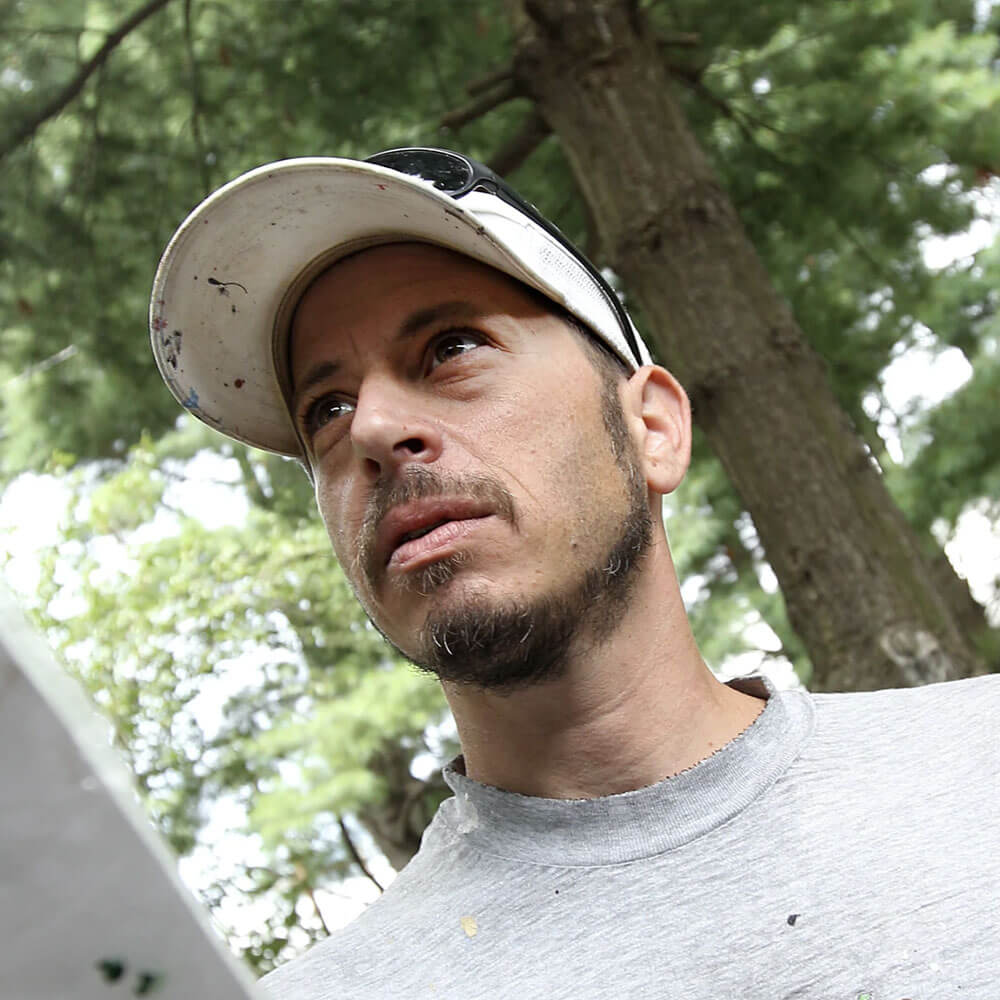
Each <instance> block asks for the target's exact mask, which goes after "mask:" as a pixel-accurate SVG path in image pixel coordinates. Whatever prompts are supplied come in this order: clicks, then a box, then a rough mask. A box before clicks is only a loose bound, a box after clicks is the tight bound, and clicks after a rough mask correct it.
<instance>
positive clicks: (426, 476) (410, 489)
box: [355, 466, 518, 585]
mask: <svg viewBox="0 0 1000 1000" xmlns="http://www.w3.org/2000/svg"><path fill="white" fill-rule="evenodd" d="M434 497H461V498H466V499H473V500H481V501H483V502H484V503H486V504H487V505H488V506H489V507H490V508H491V509H492V511H493V513H494V514H496V515H497V516H498V517H501V518H503V519H504V520H506V521H508V522H510V524H511V525H512V526H513V527H515V528H516V527H517V522H518V516H517V507H516V505H515V503H514V498H513V496H511V493H510V491H509V490H508V489H507V488H506V487H505V486H504V485H503V483H501V482H500V480H498V479H496V478H494V477H492V476H483V475H471V474H462V475H459V474H452V473H443V472H436V471H434V470H433V469H429V468H427V467H425V466H416V467H413V468H409V469H407V470H406V471H405V472H404V473H403V474H402V475H400V476H394V477H392V478H391V479H389V478H386V479H381V478H380V479H379V480H378V481H377V482H376V483H375V486H374V487H373V489H372V494H371V496H370V497H369V498H368V504H367V505H366V507H365V513H364V517H363V519H362V521H361V527H360V529H359V532H358V536H359V544H358V548H357V554H356V556H355V568H356V569H357V570H358V571H360V572H361V573H363V574H364V577H365V579H366V580H367V581H368V583H369V585H372V584H374V582H375V580H376V579H377V577H378V575H379V574H380V573H381V572H382V571H383V569H384V567H382V566H380V565H379V559H378V556H377V551H376V541H377V537H378V529H379V525H380V524H381V523H382V521H383V519H384V518H385V516H386V514H388V513H389V511H390V510H392V509H393V508H395V507H398V506H400V504H405V503H410V502H412V501H414V500H426V499H429V498H434Z"/></svg>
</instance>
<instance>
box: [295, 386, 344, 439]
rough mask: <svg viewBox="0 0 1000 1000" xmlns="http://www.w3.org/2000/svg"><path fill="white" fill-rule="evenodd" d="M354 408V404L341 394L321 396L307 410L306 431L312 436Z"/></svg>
mask: <svg viewBox="0 0 1000 1000" xmlns="http://www.w3.org/2000/svg"><path fill="white" fill-rule="evenodd" d="M353 410H354V404H353V403H351V402H349V401H348V400H346V399H341V398H340V397H339V396H320V397H319V399H317V400H316V401H315V402H313V403H311V404H310V405H309V407H308V409H307V410H306V416H305V421H304V423H305V429H306V432H307V433H308V434H309V435H310V436H312V435H313V434H315V433H316V432H317V431H318V430H320V428H322V427H325V426H326V425H327V424H329V423H333V421H335V420H339V419H340V418H341V417H346V416H347V415H348V414H350V413H352V412H353Z"/></svg>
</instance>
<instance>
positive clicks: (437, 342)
mask: <svg viewBox="0 0 1000 1000" xmlns="http://www.w3.org/2000/svg"><path fill="white" fill-rule="evenodd" d="M484 343H485V338H484V337H483V335H482V334H480V333H476V332H475V331H474V330H449V331H448V332H447V333H443V334H441V335H440V336H439V337H435V339H434V342H433V343H432V344H431V349H430V367H431V369H434V368H436V367H437V366H438V365H440V364H443V363H444V362H445V361H450V360H451V359H452V358H457V357H458V356H459V355H460V354H465V353H466V351H472V350H474V349H475V348H477V347H482V346H483V344H484Z"/></svg>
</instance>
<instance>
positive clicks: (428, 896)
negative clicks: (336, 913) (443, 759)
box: [261, 801, 476, 1000]
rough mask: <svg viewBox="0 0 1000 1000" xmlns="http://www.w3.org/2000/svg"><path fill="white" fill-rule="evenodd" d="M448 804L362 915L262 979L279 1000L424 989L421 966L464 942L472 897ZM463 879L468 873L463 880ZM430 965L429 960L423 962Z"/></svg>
mask: <svg viewBox="0 0 1000 1000" xmlns="http://www.w3.org/2000/svg"><path fill="white" fill-rule="evenodd" d="M447 805H448V801H446V802H445V803H442V806H441V808H439V811H438V815H437V816H436V817H435V819H434V821H433V822H432V824H431V826H430V827H429V828H428V829H427V831H425V833H424V838H423V842H422V844H421V847H420V850H419V851H418V852H417V854H416V855H415V857H414V858H413V860H412V861H410V863H409V864H408V865H407V866H406V867H405V868H404V869H403V870H402V871H401V872H400V873H399V874H398V875H397V876H396V878H395V880H394V881H393V882H392V884H391V885H390V886H389V887H388V888H387V889H386V890H385V892H384V893H383V894H382V895H381V896H380V897H379V898H378V899H376V900H375V901H374V902H373V903H371V904H370V905H369V906H368V907H367V908H366V909H365V910H364V911H363V912H362V913H361V914H360V915H359V916H358V917H356V918H355V919H354V920H353V921H351V922H350V923H349V924H347V925H346V926H344V927H342V928H340V929H338V930H336V931H334V932H333V933H332V934H331V936H330V937H329V938H327V939H326V940H324V941H321V942H319V943H318V944H315V945H313V947H311V948H310V949H309V950H308V951H307V952H306V953H305V954H304V955H302V956H300V957H299V958H296V959H294V960H293V961H290V962H288V963H286V964H285V965H282V966H281V967H280V968H278V969H276V970H275V971H274V972H272V973H270V974H269V975H267V976H265V977H264V978H263V979H262V980H261V985H262V986H263V988H264V994H265V996H268V997H273V998H274V1000H286V998H294V1000H327V998H331V997H341V996H352V997H358V998H359V1000H360V998H362V997H366V996H369V995H371V996H385V995H389V994H392V992H393V988H392V987H393V984H396V985H398V986H402V985H403V984H406V986H407V987H416V986H418V985H419V983H418V982H417V980H419V973H420V970H419V968H418V966H419V965H420V964H421V960H422V959H423V960H426V957H427V956H432V955H435V954H440V953H441V952H442V951H444V950H447V947H448V945H449V943H450V944H451V945H452V946H454V943H455V942H454V939H456V938H457V939H463V940H464V939H466V938H467V936H468V935H469V933H470V926H469V925H467V924H466V923H463V920H464V919H466V918H465V917H464V916H463V915H464V914H465V913H467V912H469V910H470V909H471V907H469V906H466V907H465V908H463V904H464V902H465V901H464V900H463V896H465V895H467V894H469V893H470V892H473V891H474V888H475V886H474V883H475V881H476V880H475V879H474V878H472V877H471V875H472V874H473V872H474V866H473V867H471V868H470V866H469V864H463V858H464V857H465V855H464V851H463V849H462V846H461V844H460V843H459V842H458V841H457V840H456V838H455V837H454V836H453V834H452V831H451V827H450V825H449V823H448V822H447V814H448V812H449V810H448V809H447V808H445V807H446V806H447ZM463 873H464V874H463ZM424 964H426V962H424Z"/></svg>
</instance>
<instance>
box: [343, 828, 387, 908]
mask: <svg viewBox="0 0 1000 1000" xmlns="http://www.w3.org/2000/svg"><path fill="white" fill-rule="evenodd" d="M337 825H338V826H339V827H340V835H341V836H342V837H343V838H344V843H345V844H346V845H347V850H348V851H350V854H351V857H352V858H354V863H355V864H356V865H357V866H358V867H359V868H360V869H361V870H362V871H363V872H364V873H365V874H366V875H367V876H368V877H369V878H370V879H371V880H372V881H373V882H374V883H375V885H376V887H377V888H378V891H379V892H385V890H384V889H383V888H382V883H381V882H379V880H378V879H377V878H375V876H374V875H373V874H372V873H371V872H370V871H369V870H368V866H367V865H366V864H365V862H364V859H363V858H362V857H361V855H360V854H359V853H358V849H357V847H355V845H354V841H353V840H352V839H351V833H350V831H349V830H348V829H347V824H346V823H345V822H344V817H343V816H338V817H337Z"/></svg>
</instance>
